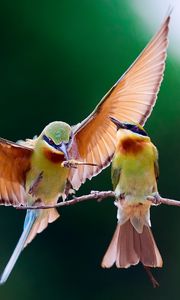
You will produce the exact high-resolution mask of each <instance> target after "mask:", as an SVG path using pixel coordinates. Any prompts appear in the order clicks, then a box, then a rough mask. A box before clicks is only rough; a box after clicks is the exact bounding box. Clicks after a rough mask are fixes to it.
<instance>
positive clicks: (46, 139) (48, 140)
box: [43, 135, 55, 146]
mask: <svg viewBox="0 0 180 300" xmlns="http://www.w3.org/2000/svg"><path fill="white" fill-rule="evenodd" d="M43 140H44V141H46V143H48V144H49V145H51V146H54V145H55V144H54V142H53V140H51V139H49V138H48V137H47V136H46V135H43Z"/></svg>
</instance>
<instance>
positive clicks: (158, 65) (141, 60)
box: [70, 16, 170, 189]
mask: <svg viewBox="0 0 180 300" xmlns="http://www.w3.org/2000/svg"><path fill="white" fill-rule="evenodd" d="M169 20H170V16H168V17H167V18H166V19H165V21H164V22H163V24H162V26H161V28H160V30H159V31H158V32H157V33H156V34H155V36H154V37H153V39H152V40H151V41H150V43H149V44H148V45H147V46H146V48H145V49H144V50H143V51H142V52H141V54H140V55H139V57H138V58H137V59H136V60H135V62H134V63H133V64H132V65H131V66H130V68H129V69H128V70H127V71H126V73H125V74H124V75H123V76H122V77H121V78H120V79H119V80H118V82H117V83H116V84H115V85H114V86H113V87H112V88H111V90H110V91H109V92H108V93H107V94H106V95H105V96H104V98H103V99H102V100H101V102H100V103H99V105H98V106H97V107H96V109H95V110H94V111H93V113H92V114H91V115H90V116H89V117H88V118H86V119H85V120H84V121H83V122H82V123H80V124H78V125H77V126H76V127H75V128H74V132H75V142H76V147H77V149H78V151H77V157H79V158H80V159H81V160H83V161H87V162H92V163H95V164H98V166H97V167H91V166H81V167H78V168H77V169H76V170H72V171H71V174H70V181H71V183H72V186H73V187H74V188H75V189H78V188H79V187H80V185H81V183H83V182H85V180H86V179H87V178H89V179H90V178H92V176H95V175H96V174H98V173H99V172H101V170H102V169H103V168H105V167H107V166H108V165H109V163H110V161H111V159H112V156H113V153H114V150H115V144H116V130H115V126H114V125H113V124H112V123H111V121H110V120H109V116H112V117H115V118H117V119H119V120H121V121H129V122H136V123H140V124H142V125H143V124H144V123H145V121H146V120H147V118H148V116H149V115H150V113H151V111H152V109H153V106H154V104H155V101H156V98H157V93H158V91H159V87H160V84H161V81H162V78H163V72H164V68H165V59H166V50H167V45H168V40H167V36H168V25H169Z"/></svg>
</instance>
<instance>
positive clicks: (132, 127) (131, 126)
mask: <svg viewBox="0 0 180 300" xmlns="http://www.w3.org/2000/svg"><path fill="white" fill-rule="evenodd" d="M110 120H111V121H112V122H113V123H114V124H115V125H116V127H117V130H119V129H126V130H129V131H131V132H133V133H135V134H140V135H143V136H148V135H147V132H146V131H145V130H144V128H143V127H142V126H141V125H140V124H135V123H128V122H120V121H119V120H117V119H116V118H114V117H110Z"/></svg>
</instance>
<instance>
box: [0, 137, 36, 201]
mask: <svg viewBox="0 0 180 300" xmlns="http://www.w3.org/2000/svg"><path fill="white" fill-rule="evenodd" d="M32 151H33V150H32V149H29V148H26V147H24V146H20V145H18V144H16V143H12V142H9V141H7V140H4V139H0V204H4V205H13V206H17V205H21V204H24V201H25V188H24V187H25V176H26V172H27V171H28V170H29V168H30V156H31V154H32Z"/></svg>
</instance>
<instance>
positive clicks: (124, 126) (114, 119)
mask: <svg viewBox="0 0 180 300" xmlns="http://www.w3.org/2000/svg"><path fill="white" fill-rule="evenodd" d="M109 119H110V120H111V122H113V123H114V124H115V125H116V127H117V130H119V129H120V128H123V129H126V125H125V124H124V123H122V122H120V121H119V120H118V119H116V118H114V117H109Z"/></svg>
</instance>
